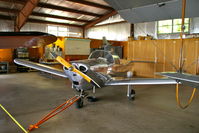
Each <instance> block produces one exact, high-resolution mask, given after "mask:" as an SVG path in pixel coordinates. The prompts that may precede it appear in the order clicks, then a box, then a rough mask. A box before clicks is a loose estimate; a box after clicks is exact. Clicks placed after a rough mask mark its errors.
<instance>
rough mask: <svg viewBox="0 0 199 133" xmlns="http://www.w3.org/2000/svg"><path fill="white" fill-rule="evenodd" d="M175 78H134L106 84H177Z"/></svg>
mask: <svg viewBox="0 0 199 133" xmlns="http://www.w3.org/2000/svg"><path fill="white" fill-rule="evenodd" d="M176 83H177V82H176V80H173V79H149V78H145V79H143V78H142V79H132V80H112V81H109V82H107V83H106V85H162V84H176Z"/></svg>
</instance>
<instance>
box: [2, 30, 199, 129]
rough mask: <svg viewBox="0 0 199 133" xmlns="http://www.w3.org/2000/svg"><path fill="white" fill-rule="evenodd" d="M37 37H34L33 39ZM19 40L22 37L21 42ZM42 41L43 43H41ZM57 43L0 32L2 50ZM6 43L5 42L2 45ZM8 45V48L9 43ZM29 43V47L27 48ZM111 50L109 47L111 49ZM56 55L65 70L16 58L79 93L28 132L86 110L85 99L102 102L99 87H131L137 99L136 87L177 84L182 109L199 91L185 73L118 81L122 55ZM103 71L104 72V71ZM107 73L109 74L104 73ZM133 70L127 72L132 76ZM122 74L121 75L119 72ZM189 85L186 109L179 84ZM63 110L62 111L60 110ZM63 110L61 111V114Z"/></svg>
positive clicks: (52, 38) (44, 37)
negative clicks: (68, 110) (74, 109)
mask: <svg viewBox="0 0 199 133" xmlns="http://www.w3.org/2000/svg"><path fill="white" fill-rule="evenodd" d="M30 36H31V37H32V38H33V39H32V38H31V37H30ZM18 38H22V40H21V42H22V43H18ZM40 40H42V41H40ZM55 41H56V37H55V36H53V35H50V34H47V33H42V32H4V33H3V32H1V33H0V49H1V48H16V47H37V46H38V45H39V46H42V45H48V44H49V43H53V42H55ZM2 42H3V43H2ZM5 42H6V43H8V45H6V44H5ZM27 44H28V45H27ZM107 47H108V46H107ZM51 54H52V56H53V57H54V58H55V59H56V60H57V61H58V62H59V63H61V64H62V65H63V70H60V69H57V68H53V67H49V66H47V65H43V64H40V63H35V62H31V61H27V60H23V59H14V62H15V63H16V64H18V65H22V66H26V67H30V68H33V69H36V70H39V71H43V72H47V73H50V74H54V75H57V76H60V77H63V78H68V79H69V80H70V81H71V83H72V88H73V89H75V90H76V91H77V93H78V95H76V96H75V97H73V98H71V99H69V100H68V101H67V102H65V103H64V104H62V105H60V106H58V107H57V108H56V109H55V110H53V111H52V112H51V113H49V114H47V115H46V116H45V117H44V118H43V119H42V120H40V121H39V122H37V123H36V124H34V125H30V126H29V128H28V130H29V131H32V130H34V129H36V128H38V127H39V125H41V124H42V123H44V122H45V121H47V120H48V119H50V118H52V117H53V116H55V115H57V114H58V113H60V112H62V111H63V110H65V109H66V108H67V107H69V106H71V105H72V104H73V103H75V104H76V107H77V108H82V107H83V105H84V103H83V102H84V98H87V100H88V101H89V102H96V101H97V100H98V99H97V98H96V97H95V96H90V95H89V91H92V92H93V93H95V89H96V88H103V87H105V86H114V85H128V88H127V97H128V99H129V100H134V98H135V90H133V88H132V86H135V85H163V84H176V94H177V95H176V100H177V103H178V105H179V106H180V107H181V108H183V109H184V108H187V107H188V106H189V105H190V103H191V102H192V99H193V97H194V94H195V91H196V88H197V89H199V76H196V75H190V74H185V73H182V72H163V73H159V74H160V75H162V76H165V77H167V78H159V79H154V78H132V74H127V78H126V79H119V80H118V79H114V78H113V77H111V74H112V76H113V75H117V73H118V72H117V71H114V70H115V69H113V68H114V67H123V68H125V67H126V66H128V64H127V65H121V64H119V56H117V55H114V54H112V53H111V51H109V50H96V51H93V52H92V53H91V54H90V55H89V58H88V59H86V60H78V61H72V62H67V61H66V60H64V59H63V58H62V57H60V56H58V55H56V54H55V53H53V52H51ZM101 70H103V71H101ZM104 70H105V71H104ZM128 72H129V71H127V73H128ZM119 73H120V72H119ZM184 83H185V84H188V85H189V86H191V87H194V90H193V92H192V95H191V97H190V99H189V101H188V104H187V105H185V106H182V105H181V103H180V100H179V98H178V85H179V84H184ZM60 108H61V109H60ZM57 110H59V111H57Z"/></svg>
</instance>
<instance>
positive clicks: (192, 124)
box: [0, 72, 199, 133]
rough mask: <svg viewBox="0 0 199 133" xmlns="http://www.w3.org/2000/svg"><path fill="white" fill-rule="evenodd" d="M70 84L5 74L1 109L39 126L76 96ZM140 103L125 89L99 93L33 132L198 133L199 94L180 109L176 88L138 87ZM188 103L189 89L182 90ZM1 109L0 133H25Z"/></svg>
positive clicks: (1, 79)
mask: <svg viewBox="0 0 199 133" xmlns="http://www.w3.org/2000/svg"><path fill="white" fill-rule="evenodd" d="M70 86H71V85H70V82H69V81H68V80H65V79H61V78H60V79H49V78H46V77H43V76H41V75H39V74H38V73H36V72H33V73H20V74H8V75H0V104H2V105H3V106H4V107H5V108H6V109H7V110H8V111H9V112H10V113H11V114H12V115H13V116H14V117H15V118H16V119H17V120H18V121H19V122H20V123H21V124H22V125H23V126H24V127H26V128H27V127H28V126H29V125H30V124H33V123H35V122H37V121H38V120H39V119H40V118H41V117H42V116H43V115H44V114H46V113H48V112H49V111H50V110H51V109H53V108H54V107H56V106H57V105H59V104H61V103H63V102H64V101H65V100H66V99H69V98H70V97H72V96H74V91H73V90H72V89H71V87H70ZM135 90H136V94H137V95H136V100H135V101H128V100H127V97H126V87H124V86H114V87H106V88H102V89H99V90H97V94H96V96H97V97H98V98H100V101H98V102H96V103H89V102H87V101H85V106H84V108H82V109H76V108H75V106H74V105H73V106H72V107H70V108H69V109H68V110H66V111H64V112H63V113H61V114H59V115H58V116H56V117H54V118H52V119H50V120H49V121H48V122H46V123H44V124H43V125H41V127H40V128H39V129H37V130H34V131H33V132H34V133H170V132H172V133H199V117H198V116H199V92H197V93H196V98H195V99H194V101H193V104H192V105H191V106H190V107H189V108H188V109H186V110H181V109H179V108H178V107H177V106H176V102H175V87H174V86H171V85H163V86H137V87H135ZM182 92H184V93H183V96H182V97H184V98H187V97H186V96H188V95H189V94H190V89H183V90H182ZM22 132H23V131H21V130H20V129H19V128H18V127H17V126H16V125H15V124H14V123H13V122H12V120H11V119H10V118H9V117H8V116H7V115H6V114H5V113H4V112H3V111H2V110H0V133H22Z"/></svg>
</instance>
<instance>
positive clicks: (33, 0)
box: [15, 0, 39, 31]
mask: <svg viewBox="0 0 199 133" xmlns="http://www.w3.org/2000/svg"><path fill="white" fill-rule="evenodd" d="M38 3H39V0H28V1H27V2H26V3H25V5H24V7H23V8H22V9H21V11H20V12H19V13H18V15H17V17H16V21H15V31H20V29H21V28H22V27H23V25H24V24H25V23H26V20H27V19H28V17H29V15H30V14H31V13H32V11H33V9H34V8H35V7H36V6H37V4H38Z"/></svg>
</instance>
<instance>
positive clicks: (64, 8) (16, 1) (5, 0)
mask: <svg viewBox="0 0 199 133" xmlns="http://www.w3.org/2000/svg"><path fill="white" fill-rule="evenodd" d="M0 1H4V2H9V3H11V2H12V3H17V4H24V3H26V1H27V0H0ZM37 7H42V8H48V9H53V10H59V11H65V12H70V13H77V14H83V15H88V16H94V17H102V16H103V15H101V14H96V13H92V12H87V11H80V10H75V9H72V8H67V7H62V6H57V5H52V4H47V3H43V2H39V3H38V4H37Z"/></svg>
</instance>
